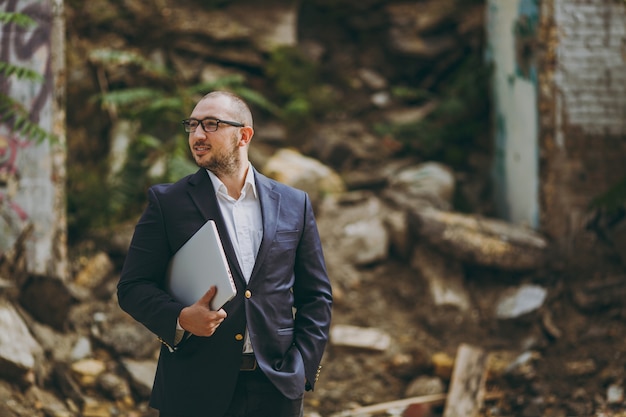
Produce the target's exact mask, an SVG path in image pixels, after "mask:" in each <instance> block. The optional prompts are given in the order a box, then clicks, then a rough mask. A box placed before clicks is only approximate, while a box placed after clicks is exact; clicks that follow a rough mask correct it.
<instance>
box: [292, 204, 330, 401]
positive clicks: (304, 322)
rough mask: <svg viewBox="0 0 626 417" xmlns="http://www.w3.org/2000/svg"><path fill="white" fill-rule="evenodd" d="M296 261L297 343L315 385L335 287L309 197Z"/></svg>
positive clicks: (310, 386) (309, 384)
mask: <svg viewBox="0 0 626 417" xmlns="http://www.w3.org/2000/svg"><path fill="white" fill-rule="evenodd" d="M304 218H305V222H304V231H303V234H302V239H301V240H300V244H299V245H298V250H297V255H296V264H295V285H294V288H293V291H294V302H295V305H294V306H295V308H296V316H295V343H296V346H297V348H298V349H299V351H300V353H301V354H302V358H303V360H304V366H305V375H306V380H307V381H306V388H307V389H311V390H312V389H313V388H314V386H315V382H316V381H317V379H318V377H319V373H320V368H321V366H320V363H321V360H322V354H323V353H324V349H325V347H326V343H327V341H328V334H329V330H330V319H331V307H332V290H331V284H330V280H329V278H328V273H327V271H326V264H325V261H324V255H323V252H322V245H321V241H320V236H319V232H318V229H317V224H316V222H315V217H314V215H313V209H312V206H311V202H310V199H309V197H308V196H307V197H306V199H305V211H304Z"/></svg>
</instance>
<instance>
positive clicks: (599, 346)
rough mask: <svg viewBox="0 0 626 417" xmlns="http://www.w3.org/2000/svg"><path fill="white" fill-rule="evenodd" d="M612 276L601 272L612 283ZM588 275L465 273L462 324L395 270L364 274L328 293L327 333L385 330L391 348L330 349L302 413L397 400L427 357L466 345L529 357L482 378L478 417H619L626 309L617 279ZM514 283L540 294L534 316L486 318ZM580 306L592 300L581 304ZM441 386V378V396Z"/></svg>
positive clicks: (428, 364) (389, 266)
mask: <svg viewBox="0 0 626 417" xmlns="http://www.w3.org/2000/svg"><path fill="white" fill-rule="evenodd" d="M598 261H600V260H598ZM604 266H606V265H604ZM620 268H621V266H620V265H619V264H616V265H615V268H614V269H613V268H608V269H609V270H611V271H613V272H615V271H617V272H618V273H619V271H620ZM600 269H604V270H606V269H607V268H597V270H598V271H599V270H600ZM593 270H594V268H593V266H592V265H589V268H588V269H586V270H581V269H579V273H578V274H571V271H570V272H568V271H569V269H568V268H565V269H562V270H548V271H542V272H535V273H533V274H511V273H502V272H499V271H489V270H484V269H468V270H467V271H466V285H467V286H468V288H469V290H470V292H471V294H472V297H473V302H474V305H475V308H474V309H473V310H471V312H470V313H465V314H462V313H460V312H459V311H457V310H456V309H454V308H441V307H435V306H433V305H432V304H431V303H430V302H429V296H428V290H427V288H426V286H425V284H424V283H423V282H422V281H421V280H420V279H419V277H418V276H416V274H415V273H414V272H412V271H411V270H410V269H409V268H407V267H406V266H405V265H404V264H403V263H402V262H400V261H396V262H390V263H385V264H384V265H379V266H376V267H373V268H369V269H365V270H362V271H361V281H360V285H359V286H358V288H351V289H346V288H342V285H341V284H339V285H335V287H336V288H337V289H338V291H337V292H338V297H336V298H337V300H336V303H335V306H334V316H333V323H334V324H350V325H356V326H364V327H374V328H377V329H380V330H383V331H385V332H387V333H389V334H390V335H391V337H392V340H393V342H392V345H391V347H390V349H389V350H388V351H386V352H384V353H379V352H371V351H363V350H356V349H349V348H345V347H341V346H333V345H332V344H331V345H330V346H329V348H328V350H327V352H326V355H325V358H324V361H323V371H322V373H321V376H320V381H319V383H318V387H317V389H316V391H315V392H314V393H309V394H308V395H307V397H306V408H305V410H307V411H308V412H312V411H316V412H318V413H319V414H320V415H321V416H323V417H327V416H330V415H332V414H333V413H337V412H339V411H343V410H346V409H350V408H352V407H355V406H364V405H370V404H376V403H381V402H387V401H394V400H398V399H402V398H405V397H406V389H407V387H408V385H409V383H410V382H411V381H412V380H413V379H415V378H417V377H418V376H420V375H433V374H434V372H435V371H434V370H433V366H432V361H431V358H432V355H433V354H435V353H437V352H443V353H446V354H447V355H448V356H449V357H452V358H454V357H455V354H456V350H457V348H458V346H459V345H460V344H461V343H467V344H470V345H473V346H477V347H481V348H483V349H485V350H486V351H487V352H489V353H493V355H492V356H494V357H499V356H501V354H502V355H504V357H506V358H510V359H513V358H515V357H518V356H519V355H521V354H523V353H525V352H526V353H528V354H530V355H531V357H532V359H531V360H529V361H527V362H525V363H524V365H523V366H520V367H518V368H511V369H512V370H509V371H508V372H501V373H490V374H489V377H488V382H487V392H488V393H492V394H494V395H493V396H492V397H493V398H491V397H490V398H491V399H490V400H487V401H486V402H485V406H484V409H483V411H482V413H483V414H482V415H483V416H494V417H495V416H529V417H530V416H562V417H565V416H603V417H606V416H619V415H626V413H625V411H626V407H624V405H623V401H620V402H617V403H616V404H608V403H607V395H608V394H607V392H608V390H609V387H610V386H611V385H614V387H613V388H614V389H618V390H619V389H621V388H622V387H623V383H624V364H625V358H626V344H625V343H624V342H625V341H626V325H625V323H624V316H625V314H626V309H624V307H623V303H622V302H621V299H622V297H620V291H622V292H623V289H624V284H623V282H624V281H625V280H624V279H623V278H624V276H623V275H621V277H622V279H619V275H618V279H615V278H610V279H607V278H606V277H607V276H608V275H610V276H611V277H615V276H616V275H612V274H613V272H603V273H599V272H597V273H596V274H595V275H593V272H592V271H593ZM521 282H533V283H537V284H539V285H542V286H544V287H545V288H547V289H548V293H549V295H548V298H547V300H546V302H545V304H544V306H543V307H542V308H541V310H540V311H538V312H534V313H530V314H529V315H528V316H525V317H522V318H520V319H516V320H509V321H501V320H497V319H495V318H493V315H492V313H491V310H490V308H491V304H490V301H491V299H492V298H491V297H490V294H493V293H495V292H497V290H498V288H500V287H503V286H511V285H516V284H517V285H519V283H521ZM581 294H582V295H581ZM594 294H595V295H594ZM598 294H599V296H596V295H598ZM581 296H582V297H584V296H589V297H592V298H590V299H587V300H586V302H585V301H583V302H581V301H580V297H581ZM590 300H591V301H590ZM592 301H593V302H592ZM406 358H410V359H409V360H408V361H407V359H406ZM448 383H449V380H446V379H445V378H444V386H446V388H447V384H448ZM443 407H444V406H443V405H440V406H435V407H434V408H433V409H432V410H431V411H430V413H431V414H430V415H431V416H439V415H442V413H443ZM380 415H386V414H380Z"/></svg>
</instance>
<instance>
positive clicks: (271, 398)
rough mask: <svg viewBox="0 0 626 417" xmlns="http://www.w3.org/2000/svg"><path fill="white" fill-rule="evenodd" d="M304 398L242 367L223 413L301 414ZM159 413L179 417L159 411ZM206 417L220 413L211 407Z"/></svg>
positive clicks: (241, 416)
mask: <svg viewBox="0 0 626 417" xmlns="http://www.w3.org/2000/svg"><path fill="white" fill-rule="evenodd" d="M302 400H303V398H302V397H301V398H298V399H296V400H290V399H289V398H286V397H285V396H284V395H283V394H282V393H281V392H280V391H278V389H276V387H275V386H274V384H272V383H271V382H270V380H269V379H267V377H266V376H265V375H264V374H263V372H261V370H260V369H258V368H257V369H256V370H255V371H241V372H240V373H239V379H238V380H237V386H236V387H235V393H234V395H233V399H232V400H231V402H230V406H229V407H228V411H227V412H226V414H225V415H224V416H220V417H302V415H303V413H304V411H303V401H302ZM159 416H160V417H178V416H176V415H172V414H163V413H161V414H159ZM206 417H217V416H213V415H212V414H211V410H210V409H208V410H207V412H206Z"/></svg>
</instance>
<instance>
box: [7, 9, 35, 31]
mask: <svg viewBox="0 0 626 417" xmlns="http://www.w3.org/2000/svg"><path fill="white" fill-rule="evenodd" d="M0 23H4V24H7V25H8V24H11V23H12V24H15V25H17V26H20V27H23V28H29V27H32V26H35V25H36V24H37V22H35V20H34V19H32V18H31V17H29V16H27V15H25V14H22V13H13V12H0Z"/></svg>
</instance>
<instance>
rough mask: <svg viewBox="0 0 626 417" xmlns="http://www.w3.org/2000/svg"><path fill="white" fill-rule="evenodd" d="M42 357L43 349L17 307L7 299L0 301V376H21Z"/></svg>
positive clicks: (10, 377) (11, 377)
mask: <svg viewBox="0 0 626 417" xmlns="http://www.w3.org/2000/svg"><path fill="white" fill-rule="evenodd" d="M42 357H43V349H42V348H41V346H39V344H38V343H37V341H36V340H35V338H34V337H33V336H32V335H31V333H30V331H29V330H28V327H27V326H26V323H25V322H24V320H22V317H21V316H20V314H19V313H18V312H17V309H16V308H15V307H14V306H13V305H12V304H11V303H9V302H8V301H4V300H2V301H0V376H2V377H5V378H9V379H14V378H16V377H17V378H23V377H24V375H25V374H27V373H28V372H31V371H33V370H34V368H35V365H36V363H37V361H38V360H40V359H41V358H42Z"/></svg>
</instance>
